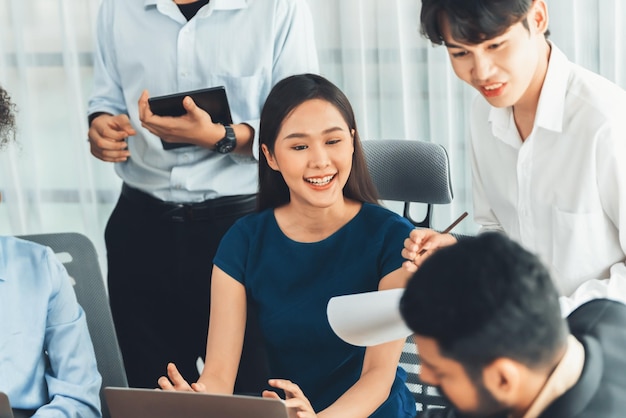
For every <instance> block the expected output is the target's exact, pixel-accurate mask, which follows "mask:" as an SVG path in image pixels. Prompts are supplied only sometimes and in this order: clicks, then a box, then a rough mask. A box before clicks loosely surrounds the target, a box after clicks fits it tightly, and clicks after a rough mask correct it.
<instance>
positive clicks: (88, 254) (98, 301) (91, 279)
mask: <svg viewBox="0 0 626 418" xmlns="http://www.w3.org/2000/svg"><path fill="white" fill-rule="evenodd" d="M20 238H22V239H25V240H29V241H33V242H36V243H38V244H42V245H45V246H47V247H50V248H51V249H52V251H54V252H55V254H57V256H58V257H59V259H60V260H61V261H62V262H63V265H64V266H65V268H66V269H67V272H68V274H69V275H70V277H71V278H72V279H73V280H74V282H75V284H74V291H75V292H76V298H77V299H78V303H80V305H81V306H82V307H83V309H84V310H85V315H86V317H87V326H88V327H89V334H90V335H91V340H92V342H93V347H94V350H95V353H96V361H97V362H98V371H99V372H100V374H101V375H102V389H101V390H100V400H101V402H102V415H103V417H105V418H108V417H110V414H109V410H108V408H107V404H106V400H105V398H104V390H103V388H105V387H106V386H118V387H127V386H128V381H127V380H126V372H125V370H124V363H123V361H122V354H121V351H120V348H119V345H118V343H117V336H116V334H115V328H114V326H113V318H112V316H111V308H110V306H109V299H108V296H107V293H106V289H105V287H104V281H103V280H102V273H101V272H100V265H99V264H98V256H97V254H96V249H95V247H94V246H93V244H92V243H91V241H90V240H89V238H87V237H86V236H84V235H82V234H78V233H71V232H70V233H55V234H41V235H24V236H21V237H20Z"/></svg>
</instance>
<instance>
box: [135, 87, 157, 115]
mask: <svg viewBox="0 0 626 418" xmlns="http://www.w3.org/2000/svg"><path fill="white" fill-rule="evenodd" d="M149 97H150V95H149V94H148V90H144V91H142V92H141V96H140V97H139V101H138V102H137V104H138V109H139V120H140V121H141V122H142V123H143V122H145V120H146V119H148V118H149V117H151V116H154V113H152V110H150V104H149V103H148V98H149Z"/></svg>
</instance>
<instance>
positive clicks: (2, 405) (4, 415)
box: [0, 392, 35, 418]
mask: <svg viewBox="0 0 626 418" xmlns="http://www.w3.org/2000/svg"><path fill="white" fill-rule="evenodd" d="M34 413H35V411H26V410H20V409H16V410H15V411H14V410H12V409H11V402H9V397H8V396H7V394H6V393H4V392H0V418H29V417H32V416H33V414H34Z"/></svg>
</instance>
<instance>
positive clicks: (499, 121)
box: [489, 41, 570, 148]
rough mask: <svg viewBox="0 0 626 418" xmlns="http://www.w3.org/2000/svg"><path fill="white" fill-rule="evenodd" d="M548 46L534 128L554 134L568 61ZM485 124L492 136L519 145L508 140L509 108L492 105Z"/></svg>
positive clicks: (559, 121)
mask: <svg viewBox="0 0 626 418" xmlns="http://www.w3.org/2000/svg"><path fill="white" fill-rule="evenodd" d="M548 43H549V44H550V46H551V52H550V59H549V61H548V70H547V72H546V77H545V79H544V81H543V86H542V88H541V93H540V95H539V104H538V106H537V114H536V116H535V126H536V127H540V128H543V129H547V130H550V131H554V132H562V130H563V118H564V109H565V95H566V93H567V85H568V82H569V74H570V62H569V60H568V59H567V57H566V56H565V54H563V52H561V50H560V49H558V48H557V47H556V45H554V44H553V43H551V42H550V41H548ZM489 122H490V123H491V131H492V133H493V135H494V136H495V137H497V138H500V139H502V140H503V141H504V142H507V143H511V145H516V147H517V148H519V146H520V145H521V144H520V143H519V142H520V141H519V138H511V137H510V136H511V132H512V130H513V129H516V128H515V123H514V121H513V107H512V106H509V107H502V108H498V107H493V106H492V107H491V111H490V112H489ZM514 136H515V135H514Z"/></svg>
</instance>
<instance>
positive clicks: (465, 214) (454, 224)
mask: <svg viewBox="0 0 626 418" xmlns="http://www.w3.org/2000/svg"><path fill="white" fill-rule="evenodd" d="M466 216H467V212H463V213H462V214H461V216H459V217H458V218H456V221H454V222H452V223H451V224H450V226H448V227H447V228H446V229H444V230H443V232H442V234H447V233H448V232H450V231H452V228H454V227H455V226H457V225H458V224H459V222H461V221H462V220H463V219H465V217H466ZM426 251H428V250H427V249H426V248H424V249H422V251H420V252H419V253H418V254H417V255H418V256H420V255H422V254H424V253H425V252H426Z"/></svg>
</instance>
